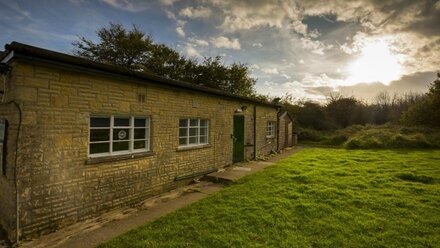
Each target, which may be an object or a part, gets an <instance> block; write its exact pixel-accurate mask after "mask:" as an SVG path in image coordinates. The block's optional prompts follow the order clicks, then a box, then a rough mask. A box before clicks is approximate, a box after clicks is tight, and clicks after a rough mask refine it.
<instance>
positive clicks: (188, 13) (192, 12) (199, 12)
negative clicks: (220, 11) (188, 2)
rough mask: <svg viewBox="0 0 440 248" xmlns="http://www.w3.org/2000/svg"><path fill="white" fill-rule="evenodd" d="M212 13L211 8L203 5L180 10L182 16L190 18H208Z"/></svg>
mask: <svg viewBox="0 0 440 248" xmlns="http://www.w3.org/2000/svg"><path fill="white" fill-rule="evenodd" d="M211 14H212V11H211V9H210V8H207V7H203V6H198V7H196V8H193V7H186V8H184V9H181V10H180V12H179V15H180V16H184V17H188V18H190V19H196V18H208V17H209V16H211Z"/></svg>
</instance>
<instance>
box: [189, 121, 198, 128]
mask: <svg viewBox="0 0 440 248" xmlns="http://www.w3.org/2000/svg"><path fill="white" fill-rule="evenodd" d="M189 125H190V126H191V127H194V126H198V125H199V119H191V120H189Z"/></svg>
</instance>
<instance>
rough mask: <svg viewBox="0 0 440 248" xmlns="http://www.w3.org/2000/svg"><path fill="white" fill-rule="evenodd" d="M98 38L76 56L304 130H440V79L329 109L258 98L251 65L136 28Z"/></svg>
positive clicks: (82, 44) (337, 101)
mask: <svg viewBox="0 0 440 248" xmlns="http://www.w3.org/2000/svg"><path fill="white" fill-rule="evenodd" d="M96 34H97V36H98V38H99V41H98V42H97V43H95V42H93V41H92V40H90V39H87V38H85V37H79V38H78V40H77V41H75V42H73V43H72V44H73V46H74V50H73V53H74V55H77V56H80V57H83V58H86V59H90V60H93V61H97V62H101V63H108V64H113V65H118V66H121V67H124V68H126V69H129V70H134V71H141V72H146V73H154V74H157V75H159V76H162V77H165V78H169V79H174V80H181V81H185V82H189V83H194V84H197V85H203V86H206V87H210V88H214V89H218V90H222V91H225V92H229V93H232V94H235V95H238V96H245V97H252V98H255V99H259V100H263V101H267V102H275V103H280V104H281V105H282V106H283V109H284V110H287V111H289V112H290V113H291V115H292V116H294V118H295V122H296V124H297V126H299V127H301V128H310V129H315V130H322V131H329V130H336V129H341V128H346V127H348V126H351V125H366V124H374V125H382V124H385V123H391V124H403V125H424V126H432V127H440V74H438V79H437V80H435V81H434V82H433V83H432V84H431V87H430V89H429V91H428V92H427V93H425V94H414V93H407V94H403V95H397V94H394V95H393V96H390V94H389V93H387V92H382V93H380V94H378V95H377V96H376V98H375V101H374V102H373V103H371V104H367V103H365V102H363V101H361V100H359V99H356V98H355V97H354V96H343V95H341V94H332V95H330V96H329V97H328V99H327V101H326V102H325V103H324V104H322V103H317V102H314V101H312V100H301V101H295V99H294V97H293V96H292V95H289V94H286V95H285V96H283V97H282V98H275V97H270V96H266V95H261V94H258V93H257V92H256V90H255V83H256V79H255V78H252V77H251V76H250V69H249V67H248V66H247V65H246V64H243V63H239V62H234V63H232V64H231V65H229V66H228V65H225V64H224V63H223V62H222V61H221V57H220V56H216V57H204V58H203V60H202V61H201V62H199V61H197V60H195V59H193V58H187V57H185V56H183V55H181V54H180V53H179V52H177V51H176V50H174V49H172V48H170V47H168V46H166V45H165V44H156V43H154V41H153V39H152V37H151V36H149V35H146V34H145V33H144V32H142V31H140V30H139V29H138V28H137V27H136V26H135V25H133V28H132V29H131V30H127V29H126V28H125V27H124V26H122V25H121V24H114V23H110V26H109V27H108V28H105V27H103V28H100V29H98V30H97V31H96Z"/></svg>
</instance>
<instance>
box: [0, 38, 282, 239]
mask: <svg viewBox="0 0 440 248" xmlns="http://www.w3.org/2000/svg"><path fill="white" fill-rule="evenodd" d="M5 48H6V53H5V55H4V56H3V58H2V68H4V69H2V71H1V72H2V83H1V84H0V85H1V86H0V89H2V92H1V95H0V97H1V98H0V100H2V101H1V104H0V135H2V130H3V133H4V135H3V136H4V137H3V139H2V138H0V143H1V145H2V149H1V150H2V151H1V154H2V156H3V159H2V164H1V167H2V175H1V176H0V210H1V211H0V224H1V225H2V226H3V228H4V229H5V230H6V231H7V232H8V236H9V237H10V238H11V239H15V237H16V234H17V233H18V234H19V236H20V237H25V238H27V237H34V236H38V235H41V234H44V233H48V232H52V231H54V230H57V229H59V228H61V227H63V226H66V225H69V224H72V223H75V222H77V221H81V220H85V219H88V218H91V217H95V216H98V215H100V214H102V213H103V212H106V211H109V210H112V209H116V208H120V207H122V206H129V205H134V204H136V203H139V202H140V201H142V200H144V199H146V198H148V197H150V196H153V195H156V194H159V193H162V192H165V191H169V190H171V189H173V188H176V187H178V186H179V185H183V184H185V183H188V182H189V180H191V179H192V178H194V177H198V176H202V175H204V174H207V173H210V172H212V171H215V170H217V169H218V168H219V167H223V166H227V165H230V164H232V163H234V162H240V161H244V160H248V159H254V158H256V157H257V156H259V155H264V154H268V153H270V152H271V151H273V150H277V145H278V141H277V126H278V122H277V121H278V120H277V114H278V111H279V106H277V105H274V104H270V103H266V102H261V101H257V100H255V99H251V98H246V97H237V96H235V95H231V94H229V93H225V92H221V91H218V90H214V89H209V88H206V87H201V86H197V85H194V84H189V83H185V82H180V81H174V80H169V79H164V78H161V77H158V76H155V75H151V74H145V73H140V72H133V71H128V70H125V69H122V68H119V67H115V66H110V65H106V64H101V63H96V62H91V61H88V60H84V59H81V58H78V57H74V56H70V55H66V54H62V53H58V52H54V51H49V50H45V49H41V48H37V47H32V46H29V45H25V44H20V43H17V42H12V43H11V44H8V45H6V46H5ZM2 123H3V124H2ZM1 127H3V129H2V128H1ZM17 230H18V231H17Z"/></svg>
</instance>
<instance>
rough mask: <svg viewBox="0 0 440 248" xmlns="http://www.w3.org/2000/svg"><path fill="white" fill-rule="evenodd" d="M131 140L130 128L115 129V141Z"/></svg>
mask: <svg viewBox="0 0 440 248" xmlns="http://www.w3.org/2000/svg"><path fill="white" fill-rule="evenodd" d="M128 139H130V130H129V129H128V128H115V129H113V140H128Z"/></svg>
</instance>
